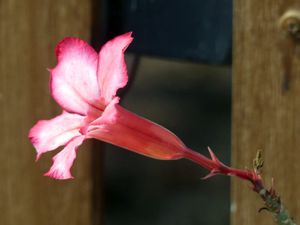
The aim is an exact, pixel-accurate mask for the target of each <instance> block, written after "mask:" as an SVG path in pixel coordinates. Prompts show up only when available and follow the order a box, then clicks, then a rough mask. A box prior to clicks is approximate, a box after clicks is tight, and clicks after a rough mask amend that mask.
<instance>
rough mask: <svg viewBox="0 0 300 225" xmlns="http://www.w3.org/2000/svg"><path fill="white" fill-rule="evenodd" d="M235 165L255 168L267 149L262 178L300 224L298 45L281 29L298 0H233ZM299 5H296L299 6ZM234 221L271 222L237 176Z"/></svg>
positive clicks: (249, 223)
mask: <svg viewBox="0 0 300 225" xmlns="http://www.w3.org/2000/svg"><path fill="white" fill-rule="evenodd" d="M234 3H235V4H234V54H233V57H234V59H233V62H234V65H233V76H234V77H233V139H232V147H233V158H232V160H233V165H234V166H235V167H240V168H245V167H246V166H247V167H248V168H251V166H252V160H253V158H254V156H255V153H256V151H257V150H258V149H262V150H263V151H264V158H265V166H264V171H263V172H264V174H263V176H264V178H265V181H266V185H267V186H269V187H270V185H271V178H272V177H274V179H275V188H276V190H277V191H278V192H279V193H280V196H281V198H282V201H283V202H284V203H285V205H286V207H287V208H288V209H289V211H290V214H291V215H292V216H293V217H294V218H295V220H296V222H298V223H300V201H299V200H298V199H299V197H300V189H299V185H300V176H299V172H300V164H299V161H300V45H299V44H298V43H295V42H293V40H292V39H290V38H288V37H287V36H285V35H283V32H282V31H281V30H280V29H279V28H278V20H279V18H280V17H281V15H282V14H283V13H284V12H285V11H286V10H288V9H290V8H297V7H300V3H299V1H296V0H251V1H244V0H235V2H234ZM297 4H298V5H297ZM232 201H233V202H232V224H233V225H241V224H243V225H253V224H256V225H259V224H264V225H268V224H270V225H271V224H273V221H272V217H271V215H270V214H268V213H267V212H261V213H258V209H259V208H260V207H262V206H263V205H262V201H261V200H260V199H259V197H258V196H257V195H256V194H255V193H254V192H252V191H251V190H250V189H249V188H248V184H247V183H246V182H241V181H240V180H236V179H233V188H232Z"/></svg>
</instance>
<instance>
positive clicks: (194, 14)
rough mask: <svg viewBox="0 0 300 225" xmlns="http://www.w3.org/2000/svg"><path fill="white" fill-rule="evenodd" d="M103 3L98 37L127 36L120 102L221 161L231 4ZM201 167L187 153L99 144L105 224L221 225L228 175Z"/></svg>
mask: <svg viewBox="0 0 300 225" xmlns="http://www.w3.org/2000/svg"><path fill="white" fill-rule="evenodd" d="M104 3H105V4H104V5H103V6H102V9H103V10H104V12H103V14H102V15H103V18H104V19H103V18H102V19H103V21H105V23H104V24H102V25H103V26H102V27H103V31H105V34H106V35H105V36H106V39H109V38H110V37H113V36H115V35H118V34H121V33H124V32H127V31H133V36H134V38H135V39H134V42H133V44H132V46H131V47H130V48H129V49H128V51H127V52H128V54H127V55H126V60H127V65H128V67H129V75H130V79H131V80H130V85H129V89H127V90H125V91H124V90H123V92H121V94H122V95H124V97H123V101H122V105H123V106H124V107H126V108H127V109H129V110H131V111H133V112H135V113H137V114H139V115H141V116H144V117H146V118H148V119H151V120H153V121H155V122H157V123H159V124H161V125H163V126H164V127H166V128H168V129H170V130H171V131H173V132H174V133H175V134H176V135H178V136H179V137H180V138H181V139H182V140H183V141H184V142H185V144H186V145H187V146H189V147H190V148H192V149H195V150H196V151H199V152H201V153H203V154H205V155H208V153H207V146H210V147H211V148H212V149H213V150H214V151H215V153H216V154H217V156H218V157H219V158H220V159H221V161H223V162H224V163H227V164H229V163H230V123H231V120H230V119H231V118H230V110H231V68H230V62H231V32H232V25H231V20H232V18H231V17H232V16H231V15H232V12H231V10H232V2H231V1H226V0H219V1H217V0H215V1H213V0H202V1H199V0H193V1H192V0H188V1H170V0H164V1H155V0H140V1H137V0H129V1H116V0H114V1H107V2H104ZM96 36H97V35H94V37H96ZM103 41H104V39H103ZM206 173H207V171H205V170H204V169H202V168H200V167H198V166H197V165H195V164H193V163H192V162H189V161H187V160H178V161H159V160H153V159H150V158H146V157H144V156H141V155H137V154H135V153H132V152H129V151H127V150H124V149H119V148H117V147H114V146H111V145H107V146H106V151H105V168H104V185H105V193H104V196H105V203H104V205H105V224H107V225H117V224H122V225H127V224H128V225H129V224H131V225H134V224H137V225H148V224H149V225H150V224H151V225H152V224H156V225H163V224H164V225H165V224H167V225H169V224H172V225H194V224H195V225H196V224H198V225H199V224H205V225H206V224H211V225H227V224H229V211H230V210H229V209H230V201H229V199H230V196H229V179H228V177H222V176H219V177H213V178H211V179H208V180H205V181H203V180H201V177H203V176H205V175H206Z"/></svg>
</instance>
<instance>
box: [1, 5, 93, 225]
mask: <svg viewBox="0 0 300 225" xmlns="http://www.w3.org/2000/svg"><path fill="white" fill-rule="evenodd" d="M90 14H91V1H90V0H65V1H60V0H52V1H40V0H23V1H17V0H6V1H1V2H0V115H1V116H0V150H1V157H0V174H1V178H0V199H1V204H0V220H1V224H5V225H16V224H30V225H41V224H43V225H48V224H49V225H53V224H64V225H76V224H78V225H81V224H85V225H89V224H91V223H92V221H91V205H92V198H91V189H92V179H91V171H90V170H91V165H90V157H89V156H90V151H84V149H83V148H80V150H79V151H78V157H77V160H76V163H75V166H74V168H73V174H74V175H75V176H76V179H74V180H69V181H64V182H62V181H55V180H51V179H49V178H47V177H43V176H42V174H43V173H44V172H46V171H47V170H48V169H49V166H50V165H51V157H52V156H53V155H54V153H56V152H53V153H49V154H47V155H45V156H43V157H42V159H41V160H40V161H39V162H37V163H35V150H34V148H33V146H32V145H31V144H30V142H29V140H28V138H27V135H28V130H29V129H30V127H32V125H33V124H34V123H35V122H37V120H39V119H42V118H44V119H48V118H51V117H53V116H55V115H57V114H59V113H60V111H61V110H60V109H58V107H57V105H56V103H54V101H53V100H52V99H51V97H50V94H49V88H48V81H49V73H48V72H47V70H46V68H52V67H53V66H54V65H55V64H56V62H55V55H54V48H55V45H56V44H57V43H58V42H59V41H60V40H61V39H62V38H63V37H65V36H79V37H81V38H83V39H85V40H87V41H89V38H90V37H89V34H90V27H91V15H90ZM86 147H87V146H86Z"/></svg>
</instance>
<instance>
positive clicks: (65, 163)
mask: <svg viewBox="0 0 300 225" xmlns="http://www.w3.org/2000/svg"><path fill="white" fill-rule="evenodd" d="M84 139H85V137H84V136H77V137H75V138H73V139H72V140H71V141H70V142H69V143H68V144H67V145H66V147H65V148H64V149H63V150H62V151H60V152H59V153H58V154H56V155H55V156H54V157H53V158H52V161H53V164H52V166H51V168H50V170H49V171H48V172H47V173H45V174H44V176H48V177H51V178H54V179H59V180H66V179H72V178H74V177H73V176H72V175H71V171H70V169H71V167H72V165H73V162H74V160H75V158H76V150H77V148H78V147H79V146H80V145H81V144H82V142H83V141H84Z"/></svg>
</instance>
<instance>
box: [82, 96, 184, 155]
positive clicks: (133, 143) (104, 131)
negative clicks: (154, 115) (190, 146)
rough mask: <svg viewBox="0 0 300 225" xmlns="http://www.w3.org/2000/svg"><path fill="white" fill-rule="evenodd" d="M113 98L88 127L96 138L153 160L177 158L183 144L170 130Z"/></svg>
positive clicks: (182, 148)
mask: <svg viewBox="0 0 300 225" xmlns="http://www.w3.org/2000/svg"><path fill="white" fill-rule="evenodd" d="M116 102H117V100H114V101H113V102H111V104H109V105H108V106H107V108H106V109H105V111H104V113H103V114H102V116H101V117H100V118H99V119H97V120H95V121H93V122H92V124H90V126H89V130H88V133H87V136H88V137H92V138H96V139H99V140H102V141H105V142H109V143H111V144H114V145H117V146H120V147H123V148H126V149H128V150H131V151H134V152H136V153H139V154H142V155H145V156H148V157H152V158H156V159H164V160H169V159H179V158H182V157H183V154H184V152H185V149H186V147H185V145H184V144H183V142H182V141H181V140H180V139H179V138H178V137H177V136H176V135H175V134H173V133H172V132H170V131H169V130H167V129H165V128H163V127H161V126H160V125H158V124H155V123H153V122H151V121H149V120H147V119H145V118H142V117H139V116H137V115H136V114H134V113H131V112H129V111H127V110H126V109H124V108H122V107H121V106H119V105H118V104H117V103H116Z"/></svg>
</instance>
